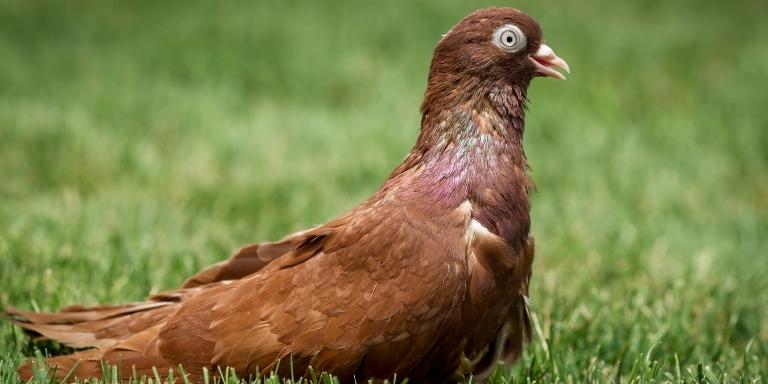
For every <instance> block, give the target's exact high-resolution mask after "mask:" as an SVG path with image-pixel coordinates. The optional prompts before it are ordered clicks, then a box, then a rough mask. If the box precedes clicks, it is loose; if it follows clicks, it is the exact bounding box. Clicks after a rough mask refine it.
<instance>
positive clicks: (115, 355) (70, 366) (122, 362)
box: [18, 349, 172, 381]
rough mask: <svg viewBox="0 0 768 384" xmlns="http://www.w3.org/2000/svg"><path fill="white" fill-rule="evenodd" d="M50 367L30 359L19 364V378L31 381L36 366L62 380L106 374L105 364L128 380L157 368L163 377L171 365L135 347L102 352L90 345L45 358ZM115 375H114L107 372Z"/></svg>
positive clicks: (145, 374)
mask: <svg viewBox="0 0 768 384" xmlns="http://www.w3.org/2000/svg"><path fill="white" fill-rule="evenodd" d="M45 364H46V365H47V366H46V367H39V366H37V363H36V362H35V361H34V360H30V361H27V362H26V363H24V364H23V365H21V366H20V367H19V370H18V373H19V379H20V380H22V381H29V380H31V379H32V378H34V377H35V376H36V375H35V370H41V369H42V370H45V371H46V372H48V373H49V374H50V375H51V376H53V377H55V378H56V379H57V380H59V381H61V380H63V379H65V378H67V380H68V381H74V380H84V379H89V378H98V377H102V376H104V370H105V368H107V367H109V369H117V375H116V376H117V378H118V379H120V380H121V381H128V380H130V379H132V378H136V379H140V378H141V377H142V376H146V377H154V370H153V368H154V369H156V370H157V372H158V374H159V375H160V377H161V379H165V378H166V377H167V376H168V371H169V370H170V369H171V368H172V367H171V365H170V364H169V363H168V362H167V361H165V360H164V359H162V358H161V357H159V356H148V355H146V354H143V353H140V352H136V351H131V350H114V351H108V352H106V353H103V354H102V353H101V352H99V350H97V349H89V350H86V351H82V352H76V353H73V354H70V355H64V356H55V357H50V358H47V359H45ZM107 376H111V375H107Z"/></svg>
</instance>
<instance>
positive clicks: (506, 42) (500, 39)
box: [493, 25, 526, 53]
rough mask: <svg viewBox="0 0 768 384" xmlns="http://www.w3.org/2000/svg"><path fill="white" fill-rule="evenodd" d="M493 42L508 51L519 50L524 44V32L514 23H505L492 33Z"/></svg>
mask: <svg viewBox="0 0 768 384" xmlns="http://www.w3.org/2000/svg"><path fill="white" fill-rule="evenodd" d="M493 43H494V44H496V46H497V47H499V48H501V49H503V50H504V51H506V52H509V53H515V52H519V51H520V50H521V49H523V48H524V47H525V45H526V39H525V34H523V31H521V30H520V28H518V27H516V26H514V25H505V26H502V27H501V28H499V29H497V30H496V33H494V34H493Z"/></svg>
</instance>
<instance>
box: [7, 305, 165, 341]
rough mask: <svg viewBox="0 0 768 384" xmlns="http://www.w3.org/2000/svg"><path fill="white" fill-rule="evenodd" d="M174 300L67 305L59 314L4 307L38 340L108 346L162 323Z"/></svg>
mask: <svg viewBox="0 0 768 384" xmlns="http://www.w3.org/2000/svg"><path fill="white" fill-rule="evenodd" d="M175 304H177V303H176V302H168V301H158V302H152V301H151V302H146V303H136V304H129V305H119V306H96V307H92V308H85V307H78V308H76V309H75V308H74V307H69V308H66V309H65V310H62V312H58V313H44V312H29V311H21V310H18V309H16V308H13V307H8V308H6V309H5V313H6V315H7V316H9V317H10V318H11V321H12V322H13V323H14V324H16V325H18V326H19V327H21V328H23V329H24V330H25V331H27V333H29V334H31V335H32V336H33V337H35V338H37V339H49V340H55V341H58V342H60V343H62V344H64V345H67V346H70V347H73V348H88V347H96V348H100V349H104V348H108V347H110V346H112V345H114V344H115V342H117V341H119V340H122V339H125V338H127V337H129V336H131V335H133V334H136V333H138V332H141V331H143V330H145V329H148V328H150V327H152V326H154V325H156V324H158V323H159V322H162V321H163V320H164V319H165V318H166V317H167V316H168V315H170V314H171V313H173V312H175V310H176V305H175Z"/></svg>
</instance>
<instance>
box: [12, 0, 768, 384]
mask: <svg viewBox="0 0 768 384" xmlns="http://www.w3.org/2000/svg"><path fill="white" fill-rule="evenodd" d="M497 4H498V3H497ZM484 5H488V3H485V2H477V1H473V2H467V1H459V0H450V1H443V0H431V1H426V2H419V3H418V4H415V3H414V2H411V1H406V0H398V1H380V2H357V1H352V0H343V1H334V2H333V3H329V4H323V3H321V2H316V1H303V2H298V1H242V2H222V3H221V4H218V3H216V2H187V1H165V2H152V1H95V0H94V1H77V2H63V1H50V2H46V1H26V0H19V1H8V0H1V1H0V180H2V182H0V304H2V305H6V304H12V305H15V306H19V307H22V308H40V309H42V310H53V309H57V308H59V307H60V306H63V305H68V304H74V303H85V304H95V303H99V302H115V301H131V300H137V299H140V298H142V297H143V296H145V295H146V294H147V293H149V292H157V291H160V290H164V289H168V288H173V287H175V286H177V285H178V284H180V282H182V281H183V279H184V278H185V277H186V276H188V275H189V274H190V273H192V272H193V271H195V270H197V269H198V268H200V267H202V266H204V265H207V264H210V263H212V262H214V261H217V260H220V259H222V258H224V257H226V256H227V255H228V254H229V252H230V251H232V250H233V249H236V248H237V247H238V246H240V245H242V244H245V243H248V242H254V241H263V240H269V239H277V238H279V237H281V236H282V235H283V234H285V233H288V232H290V231H294V230H299V229H303V228H306V227H308V226H311V225H313V224H317V223H321V222H323V221H325V220H327V219H330V218H332V217H334V215H337V214H339V213H341V212H343V211H344V210H346V209H348V208H350V207H352V206H354V205H355V204H356V203H358V202H360V201H361V200H362V199H364V198H365V197H367V196H368V195H369V194H371V193H372V192H373V191H374V190H375V189H376V188H377V186H378V185H379V184H380V183H381V182H382V181H383V180H384V178H385V177H386V176H387V174H388V172H389V171H390V170H391V169H392V168H393V167H394V166H395V165H396V164H397V163H398V162H399V161H400V159H402V157H403V156H404V155H405V154H406V153H407V151H408V150H409V149H410V147H411V145H412V143H413V142H414V140H415V137H416V134H417V130H418V122H419V112H418V106H419V103H420V99H421V96H422V92H423V89H424V85H425V80H426V73H427V68H428V64H429V60H430V57H431V53H432V49H433V47H434V44H435V43H436V41H437V39H438V38H439V36H440V34H441V33H444V32H445V31H446V30H447V29H448V28H449V27H450V26H451V25H452V24H453V23H455V22H456V21H457V20H458V19H459V18H461V17H463V16H464V15H465V14H466V13H468V12H469V11H471V10H473V9H475V8H479V7H481V6H484ZM511 5H514V6H516V7H518V8H521V9H524V10H526V11H528V12H529V13H531V14H532V15H534V16H535V17H536V18H537V19H538V20H539V21H540V22H541V23H542V25H543V28H544V32H545V36H546V37H547V41H548V43H549V44H550V45H551V46H552V47H554V48H555V49H556V51H557V52H558V54H559V55H560V56H562V57H564V58H565V59H567V60H568V62H569V64H571V67H572V69H573V71H572V72H573V73H572V75H571V76H570V77H569V79H568V80H567V81H565V82H557V81H552V80H543V79H542V80H537V81H535V82H534V83H533V85H532V89H531V92H530V98H531V108H530V113H529V115H528V125H527V132H526V151H527V153H528V155H529V157H530V161H531V164H532V166H533V172H532V176H533V178H534V179H535V181H536V184H537V186H538V192H537V193H536V195H535V196H534V205H533V213H532V215H533V223H534V226H533V233H534V235H535V236H536V238H537V255H536V263H535V265H534V268H535V270H534V273H535V274H534V278H533V280H532V283H531V284H532V294H531V296H532V305H533V310H534V314H535V316H534V320H535V331H536V332H535V335H534V341H533V343H532V344H531V345H530V346H529V347H528V348H527V350H526V352H525V355H524V357H523V359H522V361H521V362H520V363H519V364H517V365H515V366H513V367H505V368H503V369H500V370H499V371H498V372H497V377H495V378H494V380H493V382H495V383H505V382H517V383H526V382H566V383H581V382H630V383H640V382H659V381H665V382H692V383H693V382H695V383H699V382H711V383H719V382H756V383H757V382H761V381H763V380H766V378H768V277H766V276H768V259H767V258H766V257H768V108H766V101H767V100H768V86H766V84H768V72H766V68H768V23H766V22H765V18H766V17H767V16H768V6H766V5H765V3H764V2H762V1H759V0H743V1H735V2H721V1H695V0H681V1H674V2H672V1H648V2H636V3H635V4H632V3H630V2H616V1H607V0H604V1H601V0H585V1H579V2H576V1H573V2H558V3H554V2H541V1H533V0H526V1H519V2H514V3H512V4H511ZM34 347H35V346H30V345H28V344H27V343H26V342H25V341H24V339H23V337H22V335H21V334H20V332H19V331H18V330H14V328H13V327H11V326H10V325H9V324H8V323H7V322H2V323H0V382H2V383H9V382H14V381H15V376H14V375H15V374H14V367H15V365H16V364H17V362H18V361H19V356H18V352H19V351H20V350H23V351H24V352H29V351H31V350H33V348H34ZM106 377H107V379H109V376H108V375H107V376H106ZM269 380H273V382H277V381H279V380H278V379H277V378H271V379H269ZM107 381H109V380H107Z"/></svg>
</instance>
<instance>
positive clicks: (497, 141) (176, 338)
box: [5, 8, 570, 383]
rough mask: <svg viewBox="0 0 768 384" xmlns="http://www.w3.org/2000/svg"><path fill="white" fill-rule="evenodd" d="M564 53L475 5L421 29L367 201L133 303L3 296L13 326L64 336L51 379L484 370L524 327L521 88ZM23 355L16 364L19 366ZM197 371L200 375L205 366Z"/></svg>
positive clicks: (526, 245)
mask: <svg viewBox="0 0 768 384" xmlns="http://www.w3.org/2000/svg"><path fill="white" fill-rule="evenodd" d="M561 71H562V72H570V71H569V67H568V64H567V63H566V62H565V61H564V60H563V59H561V58H559V57H558V56H557V55H555V53H554V52H553V50H552V49H551V48H550V47H549V46H547V45H546V44H544V42H543V36H542V31H541V28H540V26H539V24H538V23H537V22H536V21H535V20H534V19H533V18H531V17H530V16H528V15H527V14H525V13H523V12H521V11H519V10H516V9H512V8H486V9H480V10H477V11H475V12H473V13H471V14H469V15H468V16H466V17H465V18H463V19H462V20H461V21H459V23H458V24H456V25H455V26H454V27H453V28H451V29H450V30H449V31H448V32H447V33H446V34H445V35H443V36H442V38H441V39H440V40H439V42H438V43H437V46H436V48H435V51H434V55H433V58H432V62H431V65H430V69H429V77H428V81H427V89H426V92H425V96H424V101H423V104H422V106H421V112H422V118H421V129H420V133H419V136H418V139H417V141H416V144H415V145H414V147H413V148H412V150H411V151H410V153H409V154H408V155H407V156H406V157H405V159H404V160H403V161H402V163H401V164H400V165H399V166H397V167H396V168H395V169H394V171H392V173H391V174H390V175H389V177H388V178H387V180H386V181H385V182H384V183H383V185H382V186H381V187H380V189H378V191H376V192H375V193H374V194H373V195H372V196H371V197H370V198H369V199H368V200H366V201H365V202H363V203H362V204H360V205H358V206H356V207H355V208H352V209H351V210H349V211H348V212H346V213H344V214H342V215H341V216H339V217H338V218H336V219H333V220H331V221H329V222H327V223H325V224H323V225H319V226H317V227H314V228H310V229H308V230H305V231H301V232H297V233H294V234H292V235H289V236H287V237H285V238H284V239H282V240H280V241H277V242H270V243H260V244H252V245H248V246H245V247H243V248H242V249H240V250H239V251H238V252H236V253H235V254H234V255H233V256H232V257H230V258H229V259H228V260H226V261H223V262H220V263H218V264H216V265H213V266H211V267H209V268H207V269H204V270H202V271H201V272H199V273H198V274H196V275H194V276H192V277H190V278H189V279H188V280H187V281H186V282H185V283H184V285H183V286H182V287H181V288H179V289H176V290H171V291H167V292H163V293H160V294H156V295H153V296H149V297H148V298H146V299H145V300H144V301H143V302H138V303H132V304H122V305H99V306H94V307H84V306H70V307H66V308H63V309H61V310H60V311H59V312H56V313H43V312H28V311H21V310H18V309H15V308H12V307H8V308H6V310H5V314H6V316H8V317H10V318H11V320H12V321H13V322H14V323H15V324H16V325H18V326H20V327H21V328H23V329H24V330H25V331H27V332H28V333H29V334H31V335H33V336H35V337H38V338H43V339H51V340H56V341H58V342H60V343H62V344H65V345H68V346H71V347H73V348H76V349H78V351H76V352H74V353H72V354H68V355H62V356H55V357H50V358H47V359H46V363H47V364H50V366H52V367H55V375H56V377H58V378H62V377H69V378H73V377H76V378H79V379H86V378H92V377H101V376H102V364H110V365H115V366H117V367H118V372H117V376H118V378H119V379H121V380H130V379H131V378H140V377H142V376H148V377H154V376H155V375H156V374H158V375H160V376H164V377H167V375H169V372H171V371H172V370H176V372H177V375H178V372H179V367H180V366H181V367H183V373H184V374H185V375H187V379H189V380H190V381H192V382H200V381H202V380H203V377H204V376H205V375H207V374H209V373H210V375H215V374H217V373H218V372H224V371H227V370H234V372H235V373H237V375H238V376H239V377H241V378H248V377H257V376H258V375H264V374H269V373H271V372H274V373H277V374H279V375H282V376H283V377H293V375H298V376H302V375H304V377H309V375H311V374H313V372H328V373H329V374H332V375H335V376H337V377H338V378H339V380H340V381H341V382H352V381H357V380H369V379H391V378H393V377H398V378H404V377H407V378H409V379H410V380H411V381H414V382H433V383H440V382H446V381H451V380H462V378H465V377H468V376H469V375H472V376H473V377H475V378H479V379H482V378H484V377H487V376H488V375H489V373H490V372H493V369H494V368H495V367H496V364H497V363H498V362H499V361H502V362H508V363H513V362H514V361H515V360H516V359H518V358H519V356H520V354H521V351H522V348H523V345H524V343H525V342H526V341H529V339H530V322H529V311H528V284H529V281H530V278H531V266H532V263H533V256H534V244H533V238H532V236H531V235H530V222H531V219H530V210H531V203H530V194H531V193H532V188H533V184H532V181H531V180H530V178H529V176H528V171H529V165H528V162H527V159H526V155H525V152H524V151H523V133H524V123H525V112H526V108H527V101H528V99H527V90H528V86H529V84H530V82H531V81H532V80H533V79H534V78H536V77H551V78H555V79H564V78H565V77H564V75H563V74H562V73H561ZM33 369H34V367H33V366H32V364H31V363H26V364H23V365H22V366H21V367H20V368H19V375H20V378H21V379H22V380H28V379H29V378H31V377H32V376H33ZM206 372H208V373H206Z"/></svg>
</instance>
